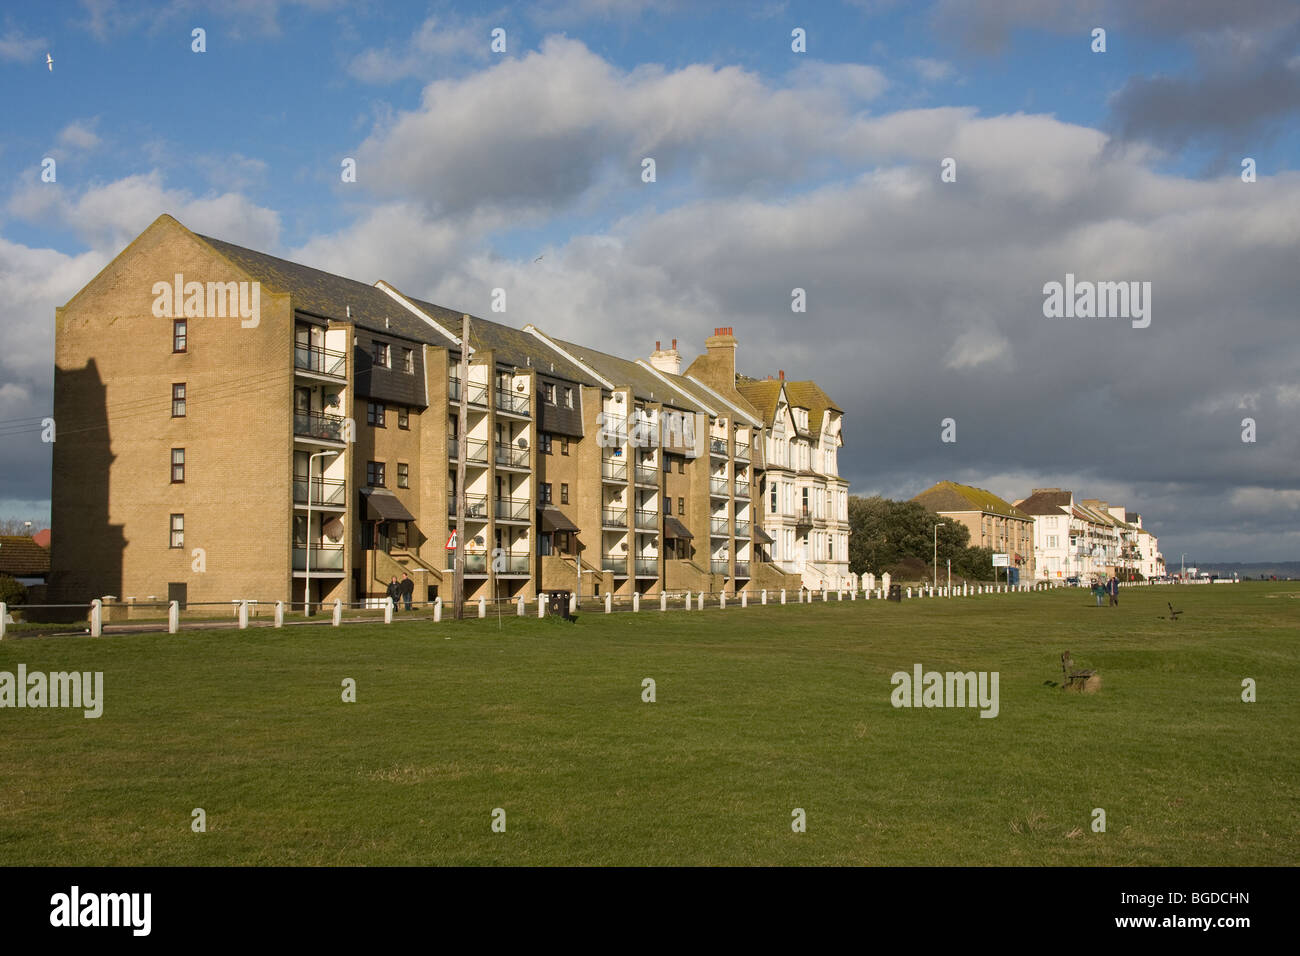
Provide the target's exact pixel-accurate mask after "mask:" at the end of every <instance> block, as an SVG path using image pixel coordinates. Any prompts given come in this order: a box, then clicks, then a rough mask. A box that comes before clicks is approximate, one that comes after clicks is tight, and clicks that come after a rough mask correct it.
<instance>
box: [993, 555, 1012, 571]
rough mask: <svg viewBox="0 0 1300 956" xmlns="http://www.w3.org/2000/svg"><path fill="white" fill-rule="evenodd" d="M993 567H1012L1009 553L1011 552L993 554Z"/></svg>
mask: <svg viewBox="0 0 1300 956" xmlns="http://www.w3.org/2000/svg"><path fill="white" fill-rule="evenodd" d="M993 567H995V568H1009V567H1011V555H1009V554H995V555H993Z"/></svg>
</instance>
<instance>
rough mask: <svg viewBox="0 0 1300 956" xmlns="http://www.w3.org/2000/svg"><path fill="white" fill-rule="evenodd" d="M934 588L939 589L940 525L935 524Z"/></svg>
mask: <svg viewBox="0 0 1300 956" xmlns="http://www.w3.org/2000/svg"><path fill="white" fill-rule="evenodd" d="M934 589H935V590H936V591H937V590H939V526H938V525H935V526H934Z"/></svg>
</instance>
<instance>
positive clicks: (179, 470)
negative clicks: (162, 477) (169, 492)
mask: <svg viewBox="0 0 1300 956" xmlns="http://www.w3.org/2000/svg"><path fill="white" fill-rule="evenodd" d="M184 481H185V449H184V448H173V449H172V484H173V485H179V484H183V483H184Z"/></svg>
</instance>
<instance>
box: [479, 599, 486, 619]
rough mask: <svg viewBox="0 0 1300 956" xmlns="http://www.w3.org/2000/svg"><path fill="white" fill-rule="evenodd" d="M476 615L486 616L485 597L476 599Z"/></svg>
mask: <svg viewBox="0 0 1300 956" xmlns="http://www.w3.org/2000/svg"><path fill="white" fill-rule="evenodd" d="M478 616H479V617H487V598H485V597H482V596H480V597H479V599H478Z"/></svg>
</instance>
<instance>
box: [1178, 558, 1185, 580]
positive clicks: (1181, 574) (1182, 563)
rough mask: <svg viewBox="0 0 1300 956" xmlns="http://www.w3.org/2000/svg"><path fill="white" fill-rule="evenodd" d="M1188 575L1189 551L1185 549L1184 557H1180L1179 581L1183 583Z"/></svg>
mask: <svg viewBox="0 0 1300 956" xmlns="http://www.w3.org/2000/svg"><path fill="white" fill-rule="evenodd" d="M1186 575H1187V552H1186V551H1184V552H1183V553H1182V557H1180V558H1179V559H1178V583H1179V584H1182V583H1183V582H1184V581H1186V580H1187V577H1186Z"/></svg>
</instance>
